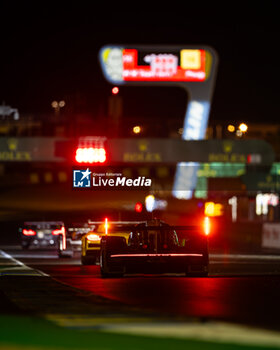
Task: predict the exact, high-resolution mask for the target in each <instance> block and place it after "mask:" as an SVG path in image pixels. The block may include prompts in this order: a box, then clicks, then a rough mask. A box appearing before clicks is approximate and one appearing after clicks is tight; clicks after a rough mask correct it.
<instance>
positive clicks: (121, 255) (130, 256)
mask: <svg viewBox="0 0 280 350" xmlns="http://www.w3.org/2000/svg"><path fill="white" fill-rule="evenodd" d="M157 256H170V257H174V256H175V257H186V256H193V257H202V256H203V254H195V253H186V254H183V253H182V254H180V253H170V254H154V253H152V254H113V255H111V256H110V257H111V258H126V257H128V258H133V257H138V258H147V257H157Z"/></svg>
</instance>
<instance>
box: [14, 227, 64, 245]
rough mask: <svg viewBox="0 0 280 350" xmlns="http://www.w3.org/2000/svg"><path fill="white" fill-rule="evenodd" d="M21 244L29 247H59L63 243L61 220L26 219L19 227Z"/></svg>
mask: <svg viewBox="0 0 280 350" xmlns="http://www.w3.org/2000/svg"><path fill="white" fill-rule="evenodd" d="M19 233H20V236H21V246H22V248H23V249H29V248H35V247H36V248H52V247H54V248H57V249H58V248H59V246H60V241H62V245H63V242H64V245H65V237H66V233H65V225H64V223H63V222H62V221H28V222H24V224H23V227H20V228H19Z"/></svg>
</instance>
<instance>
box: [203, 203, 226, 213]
mask: <svg viewBox="0 0 280 350" xmlns="http://www.w3.org/2000/svg"><path fill="white" fill-rule="evenodd" d="M204 215H205V216H222V215H223V205H222V204H220V203H214V202H206V203H205V206H204Z"/></svg>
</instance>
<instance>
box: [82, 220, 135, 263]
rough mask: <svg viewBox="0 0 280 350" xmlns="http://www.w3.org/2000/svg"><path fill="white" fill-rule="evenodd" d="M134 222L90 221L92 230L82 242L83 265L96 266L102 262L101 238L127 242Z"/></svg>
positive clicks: (85, 235)
mask: <svg viewBox="0 0 280 350" xmlns="http://www.w3.org/2000/svg"><path fill="white" fill-rule="evenodd" d="M131 224H132V222H127V221H126V222H125V221H111V222H108V219H105V220H104V221H90V220H89V221H88V225H89V226H91V228H92V229H91V230H90V231H89V232H87V233H86V234H84V235H83V236H82V238H81V240H82V254H81V263H82V264H83V265H95V264H98V263H99V261H100V248H101V238H102V237H103V236H105V235H106V236H107V235H108V236H111V235H113V236H115V235H117V236H118V237H123V238H124V239H125V240H126V242H127V241H128V237H129V235H130V226H131Z"/></svg>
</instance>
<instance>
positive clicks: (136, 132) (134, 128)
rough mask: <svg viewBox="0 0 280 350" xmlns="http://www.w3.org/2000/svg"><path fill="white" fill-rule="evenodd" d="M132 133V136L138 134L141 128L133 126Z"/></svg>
mask: <svg viewBox="0 0 280 350" xmlns="http://www.w3.org/2000/svg"><path fill="white" fill-rule="evenodd" d="M133 132H134V134H140V132H141V127H140V126H139V125H136V126H134V127H133Z"/></svg>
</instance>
